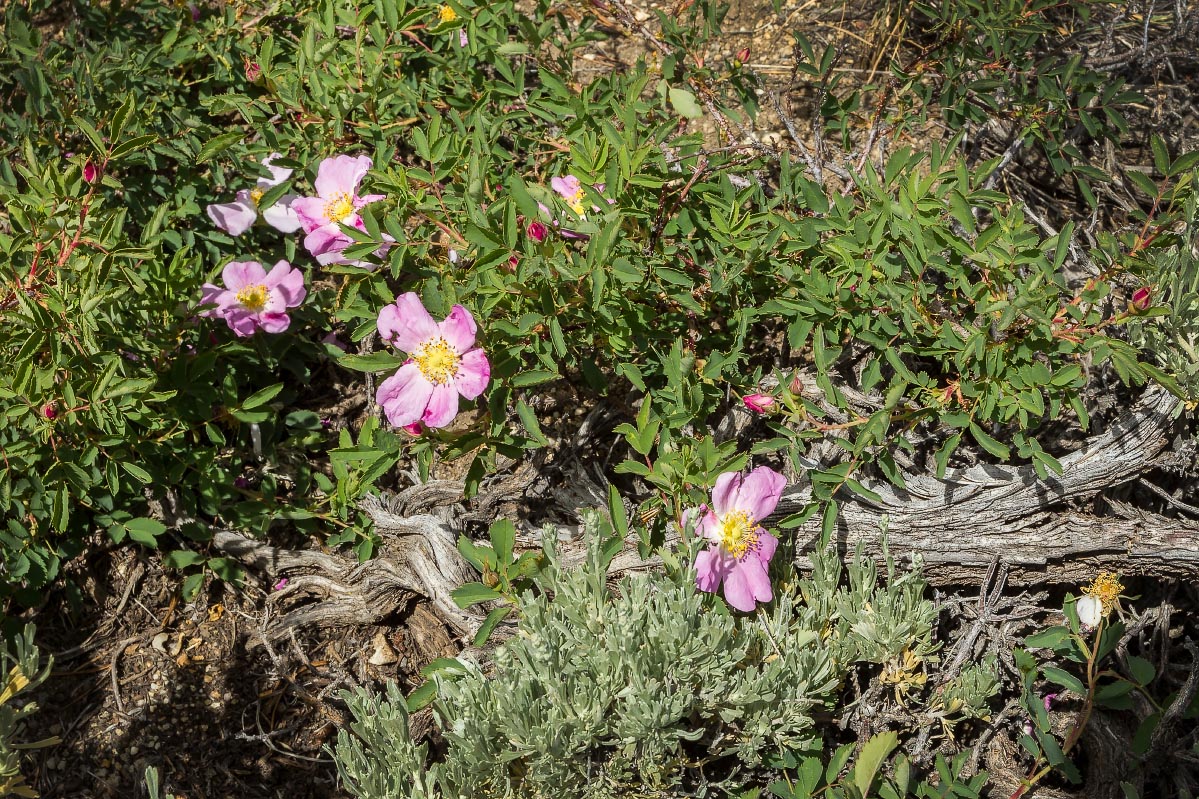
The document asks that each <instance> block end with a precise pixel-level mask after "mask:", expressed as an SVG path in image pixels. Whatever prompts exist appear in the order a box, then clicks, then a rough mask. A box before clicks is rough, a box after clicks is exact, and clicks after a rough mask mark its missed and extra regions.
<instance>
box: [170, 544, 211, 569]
mask: <svg viewBox="0 0 1199 799" xmlns="http://www.w3.org/2000/svg"><path fill="white" fill-rule="evenodd" d="M203 562H204V556H203V555H201V554H200V553H199V552H192V551H190V550H186V549H177V550H175V551H174V552H168V553H167V554H166V555H164V556H163V558H162V563H163V565H164V566H166V567H168V568H171V569H184V568H187V567H188V566H195V565H196V564H197V563H203Z"/></svg>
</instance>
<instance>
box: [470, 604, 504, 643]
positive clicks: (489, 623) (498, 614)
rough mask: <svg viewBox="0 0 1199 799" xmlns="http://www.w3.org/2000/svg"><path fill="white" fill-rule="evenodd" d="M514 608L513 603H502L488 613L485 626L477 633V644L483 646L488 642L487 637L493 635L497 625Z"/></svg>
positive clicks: (484, 621) (484, 622)
mask: <svg viewBox="0 0 1199 799" xmlns="http://www.w3.org/2000/svg"><path fill="white" fill-rule="evenodd" d="M512 610H513V607H512V606H511V605H501V606H499V607H498V608H494V609H493V610H492V611H491V612H490V613H488V614H487V618H486V619H484V620H483V626H482V627H480V628H479V631H478V632H477V633H475V646H476V647H481V646H483V645H484V644H485V643H487V639H488V638H490V637H491V633H492V631H494V630H495V628H496V625H497V624H499V623H500V622H501V621H503V620H504V617H505V616H507V615H508V614H509V613H511V612H512Z"/></svg>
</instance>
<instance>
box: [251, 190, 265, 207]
mask: <svg viewBox="0 0 1199 799" xmlns="http://www.w3.org/2000/svg"><path fill="white" fill-rule="evenodd" d="M264 194H266V192H265V191H263V190H262V189H250V200H251V201H253V203H254V205H258V203H260V202H262V195H264Z"/></svg>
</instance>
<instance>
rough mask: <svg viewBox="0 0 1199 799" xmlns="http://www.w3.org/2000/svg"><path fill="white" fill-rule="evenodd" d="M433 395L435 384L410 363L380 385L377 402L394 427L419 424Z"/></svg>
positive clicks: (376, 396)
mask: <svg viewBox="0 0 1199 799" xmlns="http://www.w3.org/2000/svg"><path fill="white" fill-rule="evenodd" d="M432 395H433V384H432V383H430V382H429V381H428V380H426V379H425V376H424V375H422V374H421V373H420V367H418V366H417V365H416V364H415V363H414V362H412V361H409V362H408V363H406V364H404V365H403V366H401V367H400V370H399V371H398V372H396V373H395V374H394V375H392V376H391V377H389V378H387V379H386V380H384V381H383V382H382V383H380V384H379V390H378V391H376V392H375V402H377V403H379V404H380V405H382V406H383V413H384V414H386V415H387V421H389V422H391V424H392V426H393V427H404V426H405V425H410V424H412V423H413V422H419V421H420V418H421V416H422V415H424V412H425V408H426V407H427V406H428V404H429V398H430V397H431V396H432Z"/></svg>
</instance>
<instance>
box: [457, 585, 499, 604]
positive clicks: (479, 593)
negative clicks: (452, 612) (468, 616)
mask: <svg viewBox="0 0 1199 799" xmlns="http://www.w3.org/2000/svg"><path fill="white" fill-rule="evenodd" d="M503 598H504V595H503V594H501V593H500V592H499V591H497V590H495V589H494V588H491V587H490V586H486V585H483V583H467V584H466V585H460V586H458V587H457V588H455V589H454V590H453V591H451V592H450V599H452V600H454V603H455V604H457V605H458V607H460V608H463V609H466V608H469V607H470V606H471V605H477V604H479V603H480V602H491V601H493V600H496V599H503Z"/></svg>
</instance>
